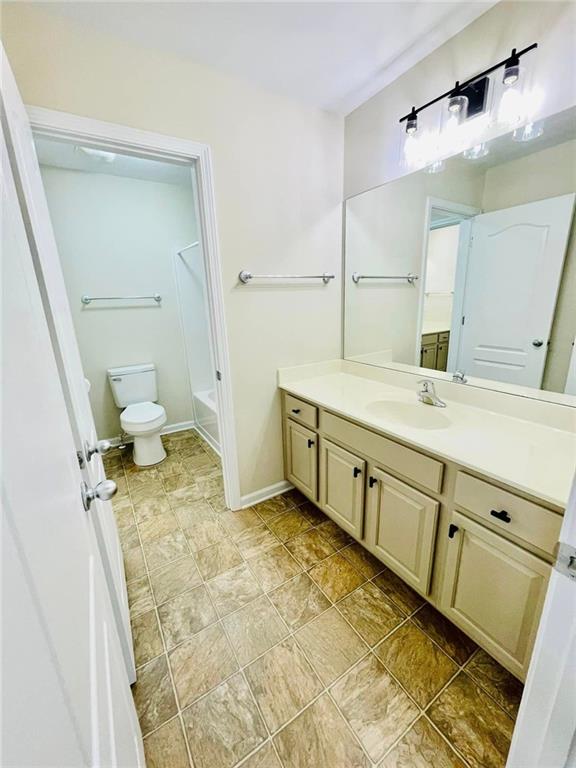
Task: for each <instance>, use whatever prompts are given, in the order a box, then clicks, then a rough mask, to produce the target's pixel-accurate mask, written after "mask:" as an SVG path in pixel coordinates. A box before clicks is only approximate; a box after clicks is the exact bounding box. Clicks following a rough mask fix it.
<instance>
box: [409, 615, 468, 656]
mask: <svg viewBox="0 0 576 768" xmlns="http://www.w3.org/2000/svg"><path fill="white" fill-rule="evenodd" d="M413 621H414V623H415V624H417V625H418V626H419V627H420V629H422V630H424V632H426V634H427V635H428V636H429V637H431V638H432V640H434V641H436V642H437V643H438V645H439V646H440V647H441V648H442V650H444V651H446V653H447V654H448V656H450V658H451V659H454V661H455V662H456V663H457V664H458V665H460V666H461V665H462V664H464V662H465V661H466V660H467V659H469V658H470V656H472V654H473V653H474V651H475V650H476V649H477V647H478V646H477V645H476V643H475V642H474V641H473V640H470V638H469V637H468V636H467V635H465V634H464V632H462V631H461V630H459V629H458V627H457V626H455V625H454V624H452V622H451V621H448V619H446V618H445V617H444V616H442V614H441V613H439V612H438V611H437V610H436V609H435V608H433V607H432V606H431V605H430V604H428V603H427V604H426V605H424V607H423V608H421V609H420V610H419V611H418V612H417V613H415V614H414V616H413Z"/></svg>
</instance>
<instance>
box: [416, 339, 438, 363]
mask: <svg viewBox="0 0 576 768" xmlns="http://www.w3.org/2000/svg"><path fill="white" fill-rule="evenodd" d="M437 350H438V347H437V345H436V344H428V345H427V346H425V347H422V350H421V354H420V366H421V367H422V368H434V369H435V368H436V353H437Z"/></svg>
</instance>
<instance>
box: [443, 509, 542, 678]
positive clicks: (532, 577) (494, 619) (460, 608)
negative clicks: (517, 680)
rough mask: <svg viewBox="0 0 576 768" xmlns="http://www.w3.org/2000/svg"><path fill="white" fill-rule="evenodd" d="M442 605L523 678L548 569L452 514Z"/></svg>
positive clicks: (458, 622) (465, 628)
mask: <svg viewBox="0 0 576 768" xmlns="http://www.w3.org/2000/svg"><path fill="white" fill-rule="evenodd" d="M449 536H450V537H451V541H450V542H449V547H448V553H447V557H446V565H445V573H444V586H443V589H442V598H441V607H442V609H443V610H444V612H445V613H446V615H447V616H448V617H449V618H451V619H452V621H453V622H454V623H455V624H458V626H460V627H461V628H462V629H463V630H464V631H465V632H466V633H468V634H469V635H470V636H471V637H472V638H474V639H475V640H477V641H478V643H480V645H482V646H483V647H484V648H485V649H486V650H487V651H489V652H490V653H492V655H493V656H495V657H496V658H497V659H498V660H499V661H501V662H502V664H503V665H504V666H505V667H507V668H508V669H509V670H510V671H511V672H513V673H514V674H516V675H518V677H521V678H524V677H525V676H526V672H527V670H528V663H529V661H530V655H531V653H532V646H533V644H534V638H535V635H536V630H537V628H538V622H539V620H540V613H541V612H542V605H543V602H544V596H545V594H546V587H547V584H548V579H549V576H550V566H549V565H548V564H547V563H545V562H543V561H542V560H540V559H539V558H538V557H535V556H534V555H532V554H530V553H529V552H526V551H525V550H523V549H521V548H520V547H518V546H516V544H512V543H511V542H509V541H506V539H503V538H502V537H501V536H498V534H496V533H492V531H489V530H487V529H486V528H484V527H483V526H481V525H478V524H477V523H475V522H474V521H472V520H469V519H468V518H466V517H464V516H463V515H460V514H458V513H457V512H454V513H453V515H452V524H451V527H450V529H449Z"/></svg>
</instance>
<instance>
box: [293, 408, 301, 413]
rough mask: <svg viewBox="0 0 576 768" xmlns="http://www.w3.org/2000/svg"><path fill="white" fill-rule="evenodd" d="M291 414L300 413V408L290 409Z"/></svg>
mask: <svg viewBox="0 0 576 768" xmlns="http://www.w3.org/2000/svg"><path fill="white" fill-rule="evenodd" d="M292 413H300V408H292Z"/></svg>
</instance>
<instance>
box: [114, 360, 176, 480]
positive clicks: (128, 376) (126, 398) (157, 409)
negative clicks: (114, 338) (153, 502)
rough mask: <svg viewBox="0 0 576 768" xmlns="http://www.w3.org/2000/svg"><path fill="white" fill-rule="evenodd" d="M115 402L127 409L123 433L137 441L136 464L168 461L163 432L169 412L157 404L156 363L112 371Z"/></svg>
mask: <svg viewBox="0 0 576 768" xmlns="http://www.w3.org/2000/svg"><path fill="white" fill-rule="evenodd" d="M107 373H108V380H109V381H110V387H111V389H112V395H113V397H114V402H115V403H116V405H117V406H118V408H123V411H122V413H121V414H120V425H121V427H122V431H123V432H125V433H126V434H127V435H130V437H133V438H134V463H135V464H137V465H138V466H139V467H149V466H151V465H152V464H159V463H160V462H161V461H163V460H164V459H165V458H166V451H165V450H164V446H163V445H162V439H161V437H160V432H161V431H162V427H163V426H164V424H166V411H165V410H164V408H163V407H162V406H161V405H160V404H159V403H157V402H155V401H156V400H157V399H158V387H157V382H156V366H155V365H154V363H141V364H139V365H125V366H122V367H121V368H108V371H107Z"/></svg>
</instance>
